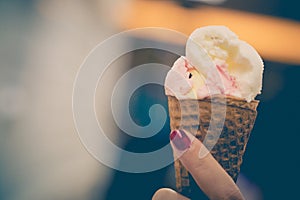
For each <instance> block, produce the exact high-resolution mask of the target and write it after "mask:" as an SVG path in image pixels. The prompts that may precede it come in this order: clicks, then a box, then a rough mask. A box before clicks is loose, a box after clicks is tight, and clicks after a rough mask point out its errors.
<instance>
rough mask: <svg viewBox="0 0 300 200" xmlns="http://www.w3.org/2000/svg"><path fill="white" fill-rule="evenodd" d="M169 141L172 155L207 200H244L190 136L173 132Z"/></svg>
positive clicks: (210, 157)
mask: <svg viewBox="0 0 300 200" xmlns="http://www.w3.org/2000/svg"><path fill="white" fill-rule="evenodd" d="M170 139H171V144H172V147H173V150H174V154H175V155H177V157H178V158H179V159H180V161H181V163H182V164H183V165H184V166H185V168H186V169H187V170H188V171H189V172H190V173H191V175H192V176H193V178H194V179H195V181H196V182H197V184H198V185H199V187H200V188H201V189H202V191H203V192H204V193H205V194H206V195H207V196H208V197H209V199H244V198H243V196H242V194H241V192H240V190H239V189H238V187H237V186H236V184H235V183H234V181H233V180H232V179H231V177H230V176H229V175H228V174H227V173H226V171H225V170H224V169H223V168H222V167H221V166H220V164H219V163H218V162H217V161H216V160H215V159H214V157H213V156H212V155H211V154H210V153H209V152H208V150H207V149H206V148H205V146H204V145H203V144H202V143H201V142H200V141H199V140H198V139H195V137H194V136H192V134H190V133H187V132H186V131H183V130H174V131H173V132H172V133H171V135H170Z"/></svg>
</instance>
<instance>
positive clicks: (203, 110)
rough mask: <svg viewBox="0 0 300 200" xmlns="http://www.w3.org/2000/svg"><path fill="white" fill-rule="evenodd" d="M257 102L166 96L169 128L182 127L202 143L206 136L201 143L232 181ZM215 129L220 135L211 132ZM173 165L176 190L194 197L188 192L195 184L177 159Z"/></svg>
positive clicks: (197, 188) (237, 99) (253, 118)
mask: <svg viewBox="0 0 300 200" xmlns="http://www.w3.org/2000/svg"><path fill="white" fill-rule="evenodd" d="M258 103H259V102H258V101H256V100H253V101H251V102H249V103H248V102H247V101H245V100H243V99H239V98H235V97H225V96H214V97H212V98H205V99H201V100H197V99H195V100H192V99H186V100H177V99H176V98H175V97H173V96H168V104H169V115H170V126H171V130H174V129H185V130H187V131H189V132H190V133H192V134H193V135H195V136H196V138H197V139H199V140H201V141H202V142H203V141H204V139H205V138H206V139H205V142H204V144H205V145H206V146H207V145H208V149H209V150H211V151H210V152H211V154H212V155H213V156H214V157H215V159H216V160H217V161H218V162H219V163H220V164H221V166H222V167H223V168H224V169H225V170H226V172H227V173H228V174H229V175H230V176H231V177H232V179H233V180H234V181H236V180H237V177H238V174H239V172H240V166H241V164H242V161H243V155H244V152H245V148H246V145H247V142H248V139H249V135H250V132H251V130H252V128H253V125H254V122H255V118H256V115H257V112H256V108H257V105H258ZM212 108H213V109H212ZM210 126H211V129H210V128H209V127H210ZM216 132H219V133H221V134H220V135H214V133H216ZM206 136H209V137H206ZM213 141H217V142H216V143H215V142H213ZM174 166H175V175H176V187H177V190H178V191H179V192H181V193H182V194H184V195H186V196H188V197H191V196H194V195H192V194H193V193H196V192H197V191H196V190H199V187H198V186H197V185H196V183H195V181H194V180H193V178H192V177H191V175H190V174H189V173H188V172H187V170H186V169H185V168H184V167H183V166H182V164H181V163H180V161H179V160H176V161H175V163H174Z"/></svg>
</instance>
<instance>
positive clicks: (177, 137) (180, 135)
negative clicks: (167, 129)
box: [170, 130, 191, 151]
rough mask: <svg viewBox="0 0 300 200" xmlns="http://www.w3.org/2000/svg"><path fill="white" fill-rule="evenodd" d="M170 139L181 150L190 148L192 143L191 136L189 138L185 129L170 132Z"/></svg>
mask: <svg viewBox="0 0 300 200" xmlns="http://www.w3.org/2000/svg"><path fill="white" fill-rule="evenodd" d="M170 139H171V141H172V143H173V144H174V146H175V147H176V148H177V149H178V150H180V151H184V150H186V149H188V148H189V147H190V145H191V140H190V138H188V136H187V135H186V133H185V132H184V131H183V130H174V131H172V132H171V134H170Z"/></svg>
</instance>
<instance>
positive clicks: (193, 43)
mask: <svg viewBox="0 0 300 200" xmlns="http://www.w3.org/2000/svg"><path fill="white" fill-rule="evenodd" d="M262 72H263V62H262V60H261V58H260V56H259V55H258V53H257V52H256V51H255V50H254V48H253V47H251V46H250V45H249V44H247V43H245V42H244V41H241V40H239V39H238V37H237V36H236V35H235V34H234V33H233V32H231V31H230V30H229V29H228V28H226V27H224V26H208V27H203V28H200V29H197V30H196V31H194V32H193V33H192V34H191V36H190V38H189V40H188V42H187V46H186V57H184V56H181V57H180V58H178V59H177V61H176V62H175V63H174V65H173V67H172V68H171V70H170V71H169V72H168V74H167V77H166V80H165V92H166V95H171V96H175V97H176V98H177V99H203V98H205V97H208V96H211V95H215V94H221V95H226V96H234V97H239V98H243V99H245V100H247V101H248V102H249V101H251V100H253V99H254V98H255V96H256V95H257V94H259V93H260V91H261V87H262Z"/></svg>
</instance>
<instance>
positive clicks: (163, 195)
mask: <svg viewBox="0 0 300 200" xmlns="http://www.w3.org/2000/svg"><path fill="white" fill-rule="evenodd" d="M152 200H189V199H188V198H186V197H185V196H182V195H181V194H179V193H177V192H175V191H174V190H172V189H169V188H161V189H159V190H157V191H156V192H155V194H154V195H153V197H152Z"/></svg>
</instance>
